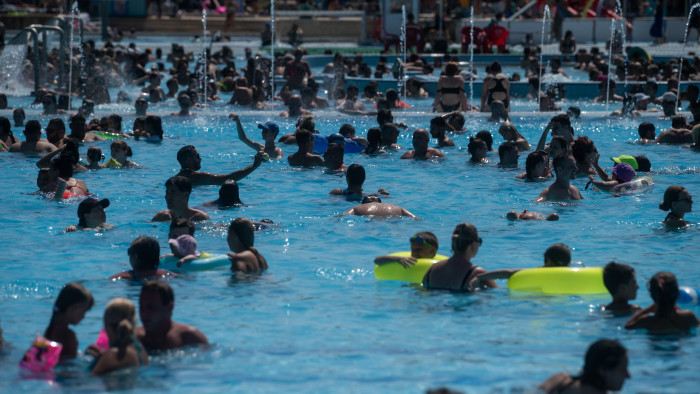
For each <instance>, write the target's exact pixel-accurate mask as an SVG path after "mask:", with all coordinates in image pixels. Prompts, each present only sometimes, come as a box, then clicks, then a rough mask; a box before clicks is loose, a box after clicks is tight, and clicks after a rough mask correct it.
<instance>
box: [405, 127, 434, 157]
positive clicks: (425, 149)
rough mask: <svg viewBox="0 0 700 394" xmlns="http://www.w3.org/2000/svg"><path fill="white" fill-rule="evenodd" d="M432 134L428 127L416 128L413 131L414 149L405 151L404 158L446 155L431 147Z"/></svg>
mask: <svg viewBox="0 0 700 394" xmlns="http://www.w3.org/2000/svg"><path fill="white" fill-rule="evenodd" d="M428 143H430V134H428V130H426V129H416V131H414V132H413V150H410V151H408V152H406V153H404V154H403V155H402V156H401V158H402V159H422V160H425V159H428V158H431V157H445V155H443V154H442V152H440V151H439V150H437V149H435V148H430V147H429V146H428Z"/></svg>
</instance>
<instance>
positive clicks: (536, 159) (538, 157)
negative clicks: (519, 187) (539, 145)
mask: <svg viewBox="0 0 700 394" xmlns="http://www.w3.org/2000/svg"><path fill="white" fill-rule="evenodd" d="M551 176H552V172H551V171H550V170H549V157H548V156H547V153H545V151H543V150H536V151H534V152H530V154H529V155H527V159H525V172H524V173H522V174H518V175H516V176H515V177H516V178H518V179H525V182H542V181H544V180H546V179H547V178H550V177H551Z"/></svg>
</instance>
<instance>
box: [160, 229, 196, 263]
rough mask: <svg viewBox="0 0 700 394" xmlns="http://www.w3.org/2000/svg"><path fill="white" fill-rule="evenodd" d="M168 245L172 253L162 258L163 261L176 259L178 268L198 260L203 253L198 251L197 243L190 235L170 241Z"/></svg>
mask: <svg viewBox="0 0 700 394" xmlns="http://www.w3.org/2000/svg"><path fill="white" fill-rule="evenodd" d="M168 244H169V245H170V250H171V251H172V253H168V254H166V255H163V256H161V260H162V259H164V258H166V257H176V258H178V259H179V260H178V261H177V266H178V267H182V265H183V264H184V263H188V262H190V261H192V260H197V259H198V258H199V257H200V256H201V254H202V253H201V252H200V251H198V250H197V241H196V240H195V239H194V237H193V236H191V235H189V234H184V235H180V236H179V237H177V238H175V239H169V240H168Z"/></svg>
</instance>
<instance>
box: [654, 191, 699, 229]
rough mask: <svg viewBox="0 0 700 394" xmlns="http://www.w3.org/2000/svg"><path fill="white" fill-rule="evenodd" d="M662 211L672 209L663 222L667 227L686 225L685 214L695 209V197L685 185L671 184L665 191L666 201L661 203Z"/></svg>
mask: <svg viewBox="0 0 700 394" xmlns="http://www.w3.org/2000/svg"><path fill="white" fill-rule="evenodd" d="M659 209H661V210H662V211H671V212H669V213H668V215H666V218H665V219H664V222H663V224H664V225H665V226H666V227H671V228H679V227H685V226H686V225H687V224H688V223H686V221H685V219H683V216H685V214H686V213H688V212H691V211H692V210H693V198H692V197H691V196H690V193H688V191H687V190H685V188H684V187H683V186H675V185H674V186H669V187H668V189H666V191H665V192H664V202H662V203H661V204H659Z"/></svg>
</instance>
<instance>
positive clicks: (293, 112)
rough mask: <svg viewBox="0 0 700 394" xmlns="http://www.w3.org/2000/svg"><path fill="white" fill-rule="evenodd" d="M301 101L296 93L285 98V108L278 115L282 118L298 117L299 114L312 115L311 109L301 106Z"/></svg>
mask: <svg viewBox="0 0 700 394" xmlns="http://www.w3.org/2000/svg"><path fill="white" fill-rule="evenodd" d="M302 105H303V102H302V101H301V97H300V96H298V95H292V96H290V97H289V99H288V100H287V110H286V111H282V112H281V113H280V114H279V116H280V117H282V118H298V117H300V116H309V115H312V114H311V111H308V110H305V109H304V108H302Z"/></svg>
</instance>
